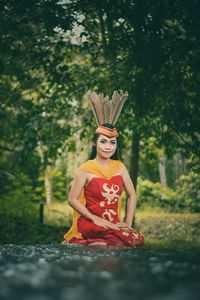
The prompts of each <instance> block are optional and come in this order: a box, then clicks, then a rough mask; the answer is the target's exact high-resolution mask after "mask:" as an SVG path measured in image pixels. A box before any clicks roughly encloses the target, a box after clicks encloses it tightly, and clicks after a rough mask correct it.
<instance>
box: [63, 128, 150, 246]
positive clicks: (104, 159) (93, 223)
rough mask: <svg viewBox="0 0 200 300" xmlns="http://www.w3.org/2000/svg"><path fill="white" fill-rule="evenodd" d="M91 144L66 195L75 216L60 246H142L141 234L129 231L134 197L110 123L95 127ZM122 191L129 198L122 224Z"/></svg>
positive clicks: (134, 206) (134, 204)
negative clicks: (74, 244)
mask: <svg viewBox="0 0 200 300" xmlns="http://www.w3.org/2000/svg"><path fill="white" fill-rule="evenodd" d="M93 143H94V144H93V149H92V153H91V157H90V158H91V159H90V160H88V161H87V162H86V163H84V164H83V165H81V166H80V167H79V169H78V171H77V172H76V175H75V178H74V181H73V184H72V187H71V190H70V192H69V196H68V202H69V205H70V206H71V207H72V208H73V209H74V217H73V225H72V228H71V229H70V230H69V232H67V233H66V234H65V235H64V238H65V240H64V242H63V244H65V243H78V244H87V245H91V246H95V245H102V246H116V247H137V246H142V245H143V243H144V237H143V235H142V234H141V233H140V232H139V231H137V230H135V229H133V228H131V225H132V221H133V218H134V214H135V209H136V194H135V190H134V187H133V183H132V181H131V178H130V176H129V173H128V171H127V169H126V167H125V166H124V164H123V163H122V162H121V161H120V160H119V138H118V132H117V129H116V128H115V127H114V126H112V125H111V124H103V125H101V126H98V128H97V130H96V132H95V134H94V137H93ZM123 188H124V189H125V192H126V195H127V198H128V201H127V205H126V218H125V221H124V222H122V221H121V220H120V210H121V195H122V191H123Z"/></svg>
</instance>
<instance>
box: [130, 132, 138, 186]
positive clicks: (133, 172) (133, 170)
mask: <svg viewBox="0 0 200 300" xmlns="http://www.w3.org/2000/svg"><path fill="white" fill-rule="evenodd" d="M139 146H140V135H139V133H137V132H133V135H132V146H131V162H130V176H131V179H132V181H133V185H134V188H135V190H136V189H137V177H138V170H139Z"/></svg>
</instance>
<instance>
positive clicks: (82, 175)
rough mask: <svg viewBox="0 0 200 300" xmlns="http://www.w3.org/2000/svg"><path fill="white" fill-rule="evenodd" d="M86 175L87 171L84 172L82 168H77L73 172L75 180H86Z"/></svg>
mask: <svg viewBox="0 0 200 300" xmlns="http://www.w3.org/2000/svg"><path fill="white" fill-rule="evenodd" d="M87 176H88V173H87V172H85V171H83V170H78V171H76V173H75V176H74V179H75V180H76V181H81V182H83V181H86V180H87Z"/></svg>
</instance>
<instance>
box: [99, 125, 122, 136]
mask: <svg viewBox="0 0 200 300" xmlns="http://www.w3.org/2000/svg"><path fill="white" fill-rule="evenodd" d="M95 133H97V134H103V135H105V136H107V137H109V138H112V137H118V136H119V135H118V132H117V128H108V127H105V126H102V125H100V126H98V127H97V129H96V131H95Z"/></svg>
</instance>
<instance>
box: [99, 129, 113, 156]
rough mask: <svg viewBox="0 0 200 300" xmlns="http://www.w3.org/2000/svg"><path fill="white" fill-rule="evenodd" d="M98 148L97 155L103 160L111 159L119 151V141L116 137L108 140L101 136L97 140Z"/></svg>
mask: <svg viewBox="0 0 200 300" xmlns="http://www.w3.org/2000/svg"><path fill="white" fill-rule="evenodd" d="M96 148H97V154H98V155H100V156H101V157H102V158H110V157H111V156H112V155H113V154H114V153H115V151H116V149H117V139H116V137H113V138H108V137H107V136H105V135H102V134H100V135H99V137H98V139H97V143H96Z"/></svg>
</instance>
